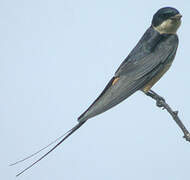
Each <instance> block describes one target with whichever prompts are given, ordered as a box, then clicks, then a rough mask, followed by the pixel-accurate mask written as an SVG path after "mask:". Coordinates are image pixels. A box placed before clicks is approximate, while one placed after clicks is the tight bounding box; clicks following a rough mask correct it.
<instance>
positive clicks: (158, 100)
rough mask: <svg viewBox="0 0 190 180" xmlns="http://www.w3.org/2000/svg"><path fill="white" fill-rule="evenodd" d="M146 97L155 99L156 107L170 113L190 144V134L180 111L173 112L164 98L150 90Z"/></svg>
mask: <svg viewBox="0 0 190 180" xmlns="http://www.w3.org/2000/svg"><path fill="white" fill-rule="evenodd" d="M146 95H147V96H150V97H151V98H153V99H154V100H155V101H156V105H157V106H158V107H160V108H163V109H166V110H167V111H168V113H169V114H170V115H171V116H172V118H173V119H174V121H175V122H176V123H177V125H178V126H179V127H180V129H181V130H182V131H183V133H184V136H183V137H184V138H185V139H186V141H189V142H190V133H189V131H188V130H187V129H186V127H185V126H184V124H183V123H182V121H181V120H180V118H179V116H178V111H173V110H172V109H171V107H170V106H169V105H168V104H167V103H166V101H165V99H164V98H163V97H161V96H159V95H158V94H157V93H155V92H154V91H152V90H150V91H149V92H147V93H146Z"/></svg>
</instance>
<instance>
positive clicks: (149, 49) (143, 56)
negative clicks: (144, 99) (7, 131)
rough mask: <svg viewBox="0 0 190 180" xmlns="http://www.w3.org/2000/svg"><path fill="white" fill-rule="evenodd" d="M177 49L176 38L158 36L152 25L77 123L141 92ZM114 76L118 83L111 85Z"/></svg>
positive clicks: (169, 61) (170, 59)
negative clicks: (117, 78)
mask: <svg viewBox="0 0 190 180" xmlns="http://www.w3.org/2000/svg"><path fill="white" fill-rule="evenodd" d="M177 46H178V37H177V35H174V34H163V35H161V34H159V33H158V32H157V31H156V30H154V28H153V27H152V26H151V27H150V28H149V29H148V30H147V31H146V32H145V34H144V35H143V37H142V38H141V40H140V41H139V42H138V44H137V45H136V47H135V48H134V49H133V50H132V51H131V53H130V54H129V55H128V57H127V58H126V59H125V60H124V61H123V62H122V64H121V65H120V67H119V68H118V70H117V71H116V73H115V76H114V77H113V78H112V79H111V80H110V82H109V83H108V85H107V86H106V88H105V89H104V90H103V92H102V93H101V94H100V96H99V97H98V98H97V99H96V100H95V101H94V103H93V104H92V105H91V106H90V107H89V108H88V109H87V110H86V111H85V112H84V113H83V114H82V115H81V116H80V117H79V118H78V120H79V122H82V121H86V120H87V119H89V118H91V117H93V116H96V115H98V114H100V113H103V112H105V111H106V110H108V109H110V108H112V107H113V106H115V105H117V104H118V103H120V102H121V101H123V100H124V99H126V98H127V97H129V96H130V95H131V94H133V93H134V92H135V91H137V90H140V89H142V88H143V87H144V86H145V85H146V84H147V83H148V82H149V81H150V80H151V79H152V78H153V77H154V76H156V75H157V74H159V73H160V72H161V71H162V70H163V69H164V67H165V65H166V64H168V63H171V62H172V61H173V59H174V56H175V53H176V50H177ZM116 77H119V80H118V82H117V83H116V84H115V85H112V82H113V81H114V78H116Z"/></svg>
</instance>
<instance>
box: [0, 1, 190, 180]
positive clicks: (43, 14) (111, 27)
mask: <svg viewBox="0 0 190 180" xmlns="http://www.w3.org/2000/svg"><path fill="white" fill-rule="evenodd" d="M168 2H169V1H168ZM164 6H173V7H175V8H177V9H178V10H179V11H180V12H181V14H182V15H183V18H182V25H181V27H180V29H179V31H178V35H179V48H178V52H177V55H176V58H175V61H174V63H173V65H172V67H171V69H170V70H169V72H168V73H167V74H166V75H165V76H164V77H163V78H162V79H161V80H160V81H159V83H157V84H156V85H155V86H154V88H153V89H154V90H155V91H156V92H158V93H159V94H160V95H162V96H164V97H165V99H166V100H167V102H168V103H169V104H170V105H171V106H172V108H173V109H174V110H179V116H180V118H181V119H182V121H183V122H184V124H185V125H186V126H187V128H188V129H190V119H189V92H190V83H189V82H190V80H189V79H190V78H189V77H190V71H189V67H190V59H189V42H190V36H189V31H190V21H189V19H190V10H189V7H190V2H189V1H187V0H180V1H179V0H176V1H175V0H174V1H170V3H166V1H164V0H157V1H152V0H148V1H137V0H134V1H129V0H118V1H113V0H109V1H102V0H96V1H89V0H54V1H50V0H32V1H26V0H17V1H15V0H1V1H0V52H1V53H0V92H1V93H0V142H1V148H0V154H1V155H0V159H1V161H0V179H2V180H13V179H15V175H16V173H18V172H19V171H21V170H22V169H23V168H25V167H26V166H27V165H29V164H31V162H33V161H34V160H35V158H34V159H31V160H29V161H27V162H25V163H22V164H19V165H17V166H14V167H9V166H8V164H9V163H12V162H15V161H17V160H19V159H21V158H23V157H25V156H27V155H29V154H31V153H33V152H35V151H36V150H38V149H40V148H42V147H43V146H44V145H47V144H48V143H49V142H51V141H52V140H54V139H55V138H56V137H58V136H60V135H61V134H63V133H64V132H66V131H67V130H68V129H70V128H71V127H73V126H74V125H75V124H76V123H77V121H76V119H77V117H78V116H79V115H80V114H81V113H82V112H83V111H84V110H86V108H87V107H88V106H89V105H90V104H91V103H92V102H93V100H94V99H95V98H96V97H97V96H98V95H99V94H100V92H101V91H102V89H103V88H104V87H105V85H106V84H107V82H108V81H109V80H110V78H111V77H112V76H113V74H114V72H115V71H116V69H117V68H118V66H119V65H120V63H121V62H122V61H123V60H124V58H125V57H126V56H127V55H128V54H129V52H130V51H131V50H132V48H133V47H134V46H135V45H136V43H137V41H138V40H139V39H140V37H141V36H142V35H143V33H144V32H145V30H146V29H147V28H148V27H149V26H150V23H151V20H152V16H153V14H154V13H155V12H156V11H157V10H158V9H159V8H161V7H164ZM182 136H183V134H182V132H181V131H180V129H179V128H178V127H177V125H176V124H175V122H174V121H173V119H172V118H171V117H170V116H169V114H168V113H167V112H166V111H162V110H161V109H159V108H157V107H156V106H155V102H154V101H153V100H152V99H150V98H149V97H146V96H145V95H144V94H143V93H142V92H137V93H135V94H134V95H132V96H131V97H130V98H128V99H127V100H125V101H124V102H123V103H121V104H119V105H118V106H116V107H115V108H113V109H111V110H109V111H107V112H106V113H104V114H101V115H99V116H97V117H95V118H93V119H90V120H89V121H88V122H87V123H86V124H85V125H84V126H83V127H82V128H81V129H80V130H78V131H77V132H76V133H75V134H74V135H73V136H72V137H70V138H69V139H68V140H67V141H65V143H63V144H62V145H61V146H59V148H57V149H56V150H55V151H54V152H53V153H51V154H50V155H49V156H48V157H47V158H46V159H44V160H43V161H41V162H40V163H38V164H37V165H36V166H35V167H33V168H32V169H30V170H29V171H27V172H26V173H25V174H23V175H22V176H20V177H19V178H18V179H20V180H35V179H36V180H39V179H41V180H63V179H65V180H126V179H130V180H132V179H141V180H152V179H154V180H160V179H163V180H165V179H166V180H168V179H172V180H180V179H189V178H190V173H189V165H190V143H188V142H186V141H185V140H184V139H183V138H182ZM38 157H39V156H38Z"/></svg>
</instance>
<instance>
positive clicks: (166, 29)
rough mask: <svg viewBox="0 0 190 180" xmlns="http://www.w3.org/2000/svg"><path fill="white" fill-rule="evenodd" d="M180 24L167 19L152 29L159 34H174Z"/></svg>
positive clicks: (179, 21) (178, 21)
mask: <svg viewBox="0 0 190 180" xmlns="http://www.w3.org/2000/svg"><path fill="white" fill-rule="evenodd" d="M180 24H181V20H172V19H167V20H165V21H164V22H163V23H161V24H160V25H158V26H156V27H154V29H155V30H156V31H158V32H159V33H160V34H175V33H176V32H177V29H178V28H179V26H180Z"/></svg>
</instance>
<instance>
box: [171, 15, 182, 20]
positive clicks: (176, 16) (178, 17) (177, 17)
mask: <svg viewBox="0 0 190 180" xmlns="http://www.w3.org/2000/svg"><path fill="white" fill-rule="evenodd" d="M181 18H182V15H181V14H176V15H175V16H173V17H171V19H174V20H180V19H181Z"/></svg>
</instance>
